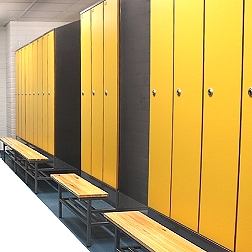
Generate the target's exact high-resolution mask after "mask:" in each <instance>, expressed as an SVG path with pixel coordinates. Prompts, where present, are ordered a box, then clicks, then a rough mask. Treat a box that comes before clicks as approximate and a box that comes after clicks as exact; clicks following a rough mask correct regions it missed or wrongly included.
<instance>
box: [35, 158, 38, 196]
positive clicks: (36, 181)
mask: <svg viewBox="0 0 252 252" xmlns="http://www.w3.org/2000/svg"><path fill="white" fill-rule="evenodd" d="M35 193H36V194H37V193H38V163H37V162H36V163H35Z"/></svg>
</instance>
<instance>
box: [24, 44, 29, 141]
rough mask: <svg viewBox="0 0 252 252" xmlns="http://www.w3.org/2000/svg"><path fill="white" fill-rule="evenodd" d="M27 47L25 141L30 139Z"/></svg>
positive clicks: (26, 60) (27, 55)
mask: <svg viewBox="0 0 252 252" xmlns="http://www.w3.org/2000/svg"><path fill="white" fill-rule="evenodd" d="M29 88H30V78H29V45H26V46H25V140H26V141H28V142H29V139H30V104H29V96H28V94H29Z"/></svg>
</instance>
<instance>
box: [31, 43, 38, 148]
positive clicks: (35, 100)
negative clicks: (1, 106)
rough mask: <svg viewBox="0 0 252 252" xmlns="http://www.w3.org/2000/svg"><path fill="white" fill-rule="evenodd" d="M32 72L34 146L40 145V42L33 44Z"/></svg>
mask: <svg viewBox="0 0 252 252" xmlns="http://www.w3.org/2000/svg"><path fill="white" fill-rule="evenodd" d="M32 64H33V66H32V71H33V85H32V86H33V88H32V97H33V98H32V99H33V105H32V106H33V144H34V145H35V146H37V145H38V95H37V93H38V41H37V40H35V41H34V42H33V43H32Z"/></svg>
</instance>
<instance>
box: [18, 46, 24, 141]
mask: <svg viewBox="0 0 252 252" xmlns="http://www.w3.org/2000/svg"><path fill="white" fill-rule="evenodd" d="M18 52H19V63H18V65H19V81H18V82H19V87H18V136H19V137H21V135H22V73H23V72H22V71H23V70H22V55H23V54H22V50H21V49H19V51H18Z"/></svg>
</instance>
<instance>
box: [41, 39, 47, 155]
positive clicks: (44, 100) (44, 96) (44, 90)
mask: <svg viewBox="0 0 252 252" xmlns="http://www.w3.org/2000/svg"><path fill="white" fill-rule="evenodd" d="M42 41H43V54H42V57H43V75H42V76H43V78H42V87H43V88H42V104H43V109H42V111H43V113H42V115H43V119H42V121H43V126H42V128H43V129H42V132H43V133H42V135H43V139H42V149H43V150H45V151H47V147H48V118H47V117H48V115H47V114H48V101H47V98H48V96H47V92H48V87H47V85H48V80H47V77H48V64H47V60H48V57H47V41H48V36H47V34H45V35H44V36H43V38H42Z"/></svg>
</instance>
